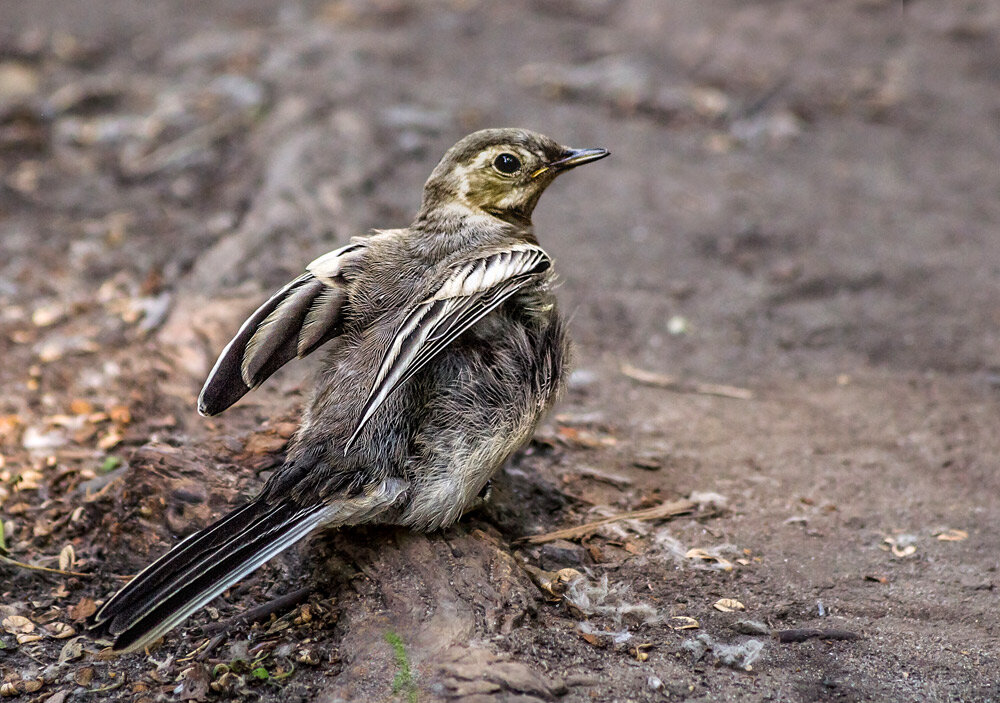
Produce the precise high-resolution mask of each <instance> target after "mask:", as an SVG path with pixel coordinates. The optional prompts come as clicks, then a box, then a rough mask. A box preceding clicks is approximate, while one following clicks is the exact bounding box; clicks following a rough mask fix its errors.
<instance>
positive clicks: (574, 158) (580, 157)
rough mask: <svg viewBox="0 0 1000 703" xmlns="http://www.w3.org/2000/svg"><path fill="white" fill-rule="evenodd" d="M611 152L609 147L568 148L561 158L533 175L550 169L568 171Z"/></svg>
mask: <svg viewBox="0 0 1000 703" xmlns="http://www.w3.org/2000/svg"><path fill="white" fill-rule="evenodd" d="M610 154H611V152H610V151H608V150H607V149H567V150H566V151H564V152H563V153H562V154H561V155H560V158H559V159H557V160H556V161H553V162H551V163H549V164H546V165H545V166H543V167H542V168H540V169H538V170H537V171H535V172H534V173H533V174H531V175H532V177H535V176H540V175H542V174H543V173H545V172H546V171H550V170H551V171H554V172H556V173H562V172H563V171H568V170H569V169H571V168H576V167H577V166H582V165H583V164H589V163H590V162H591V161H599V160H600V159H603V158H604V157H605V156H609V155H610Z"/></svg>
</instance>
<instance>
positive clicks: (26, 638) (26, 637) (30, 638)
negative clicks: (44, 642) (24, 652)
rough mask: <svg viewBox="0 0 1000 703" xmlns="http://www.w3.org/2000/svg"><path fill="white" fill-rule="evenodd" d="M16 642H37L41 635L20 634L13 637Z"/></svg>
mask: <svg viewBox="0 0 1000 703" xmlns="http://www.w3.org/2000/svg"><path fill="white" fill-rule="evenodd" d="M14 639H15V640H17V643H18V644H31V643H32V642H37V641H38V640H40V639H42V636H41V635H36V634H34V633H32V634H21V635H17V636H15V637H14Z"/></svg>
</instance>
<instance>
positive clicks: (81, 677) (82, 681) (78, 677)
mask: <svg viewBox="0 0 1000 703" xmlns="http://www.w3.org/2000/svg"><path fill="white" fill-rule="evenodd" d="M93 680H94V669H93V668H92V667H89V666H87V667H84V668H83V669H79V670H78V671H76V673H74V674H73V681H75V682H76V684H77V685H78V686H90V684H91V682H92V681H93Z"/></svg>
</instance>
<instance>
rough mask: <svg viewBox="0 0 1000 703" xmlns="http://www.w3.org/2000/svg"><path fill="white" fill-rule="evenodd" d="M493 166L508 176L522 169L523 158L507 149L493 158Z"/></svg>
mask: <svg viewBox="0 0 1000 703" xmlns="http://www.w3.org/2000/svg"><path fill="white" fill-rule="evenodd" d="M493 168H495V169H496V170H497V171H499V172H500V173H506V174H507V175H508V176H509V175H511V174H513V173H517V172H518V171H520V170H521V160H520V159H519V158H517V157H516V156H514V155H513V154H508V153H507V152H506V151H505V152H504V153H502V154H500V155H499V156H497V157H496V158H495V159H493Z"/></svg>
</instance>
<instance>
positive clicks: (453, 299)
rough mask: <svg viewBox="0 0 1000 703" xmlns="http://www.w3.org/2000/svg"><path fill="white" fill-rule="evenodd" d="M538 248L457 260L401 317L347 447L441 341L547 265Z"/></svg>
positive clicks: (446, 341)
mask: <svg viewBox="0 0 1000 703" xmlns="http://www.w3.org/2000/svg"><path fill="white" fill-rule="evenodd" d="M551 263H552V262H551V259H550V258H549V256H548V254H546V253H545V252H544V251H543V250H542V249H541V248H539V247H537V246H533V245H524V246H520V247H516V248H511V249H508V250H504V251H501V252H497V253H494V254H490V255H487V256H484V257H482V258H480V259H478V260H476V261H473V262H470V263H467V264H464V265H461V266H458V267H456V268H455V270H454V271H453V272H452V273H451V274H450V275H449V276H448V277H447V278H446V279H445V281H444V283H443V284H441V285H440V287H438V288H437V289H436V290H435V291H433V293H432V294H431V295H430V296H428V297H427V298H426V299H425V300H424V301H423V302H421V303H420V304H418V305H416V306H415V307H414V308H413V309H412V310H411V311H410V312H409V314H407V315H406V317H405V318H404V319H403V321H402V322H401V323H400V325H399V327H398V329H397V331H396V333H395V334H394V336H393V339H392V342H391V343H390V344H389V345H388V347H387V348H386V351H385V354H384V356H383V358H382V363H381V365H380V366H379V370H378V373H377V375H376V377H375V383H374V384H373V386H372V389H371V391H370V392H369V394H368V398H367V400H366V402H365V404H364V406H363V407H362V410H361V419H360V420H359V422H358V426H357V428H355V430H354V433H353V434H352V435H351V438H350V439H349V440H348V441H347V444H346V446H345V447H344V451H345V452H346V451H347V450H348V449H349V448H350V446H351V444H352V443H353V442H354V440H355V439H356V438H357V437H358V435H359V434H360V433H361V430H362V429H364V427H365V425H366V424H367V423H368V421H369V420H370V419H371V418H372V416H373V415H374V414H375V412H376V411H377V410H378V409H379V407H380V406H381V405H382V404H383V403H384V402H385V400H386V398H388V397H389V395H390V394H391V393H392V392H393V391H394V390H395V389H397V388H398V387H399V386H400V385H402V384H403V383H405V382H406V381H407V380H408V379H409V378H411V377H412V376H413V375H414V374H415V373H417V372H418V371H419V370H420V369H421V368H423V367H424V366H425V365H426V364H427V363H428V362H429V361H430V360H431V359H433V358H434V357H435V356H436V355H437V354H439V353H440V352H441V350H443V349H444V348H445V347H447V346H448V345H449V344H451V343H452V342H453V341H454V340H455V339H457V338H458V337H459V336H460V335H461V334H462V333H463V332H465V331H466V330H468V329H469V328H470V327H472V326H473V325H474V324H476V322H478V321H479V320H481V319H482V318H483V317H485V316H486V315H488V314H489V313H490V312H492V311H493V310H495V309H497V308H498V307H499V306H500V305H502V304H503V303H504V301H506V300H508V299H509V298H510V297H511V296H513V295H514V294H516V293H517V292H518V291H519V290H521V289H522V288H523V287H524V286H525V285H526V284H527V283H529V282H530V281H532V280H535V279H537V277H538V276H539V275H541V274H542V273H544V272H545V271H546V270H547V269H548V268H549V266H550V265H551Z"/></svg>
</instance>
